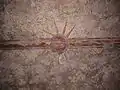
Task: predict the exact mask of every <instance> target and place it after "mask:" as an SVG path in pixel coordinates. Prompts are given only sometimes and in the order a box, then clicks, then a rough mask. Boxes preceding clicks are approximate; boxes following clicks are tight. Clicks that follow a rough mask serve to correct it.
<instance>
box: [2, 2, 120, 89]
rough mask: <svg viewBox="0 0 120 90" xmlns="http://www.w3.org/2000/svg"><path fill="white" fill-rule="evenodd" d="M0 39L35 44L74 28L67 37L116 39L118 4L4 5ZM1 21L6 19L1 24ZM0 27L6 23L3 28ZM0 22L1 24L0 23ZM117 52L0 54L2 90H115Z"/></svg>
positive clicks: (118, 71)
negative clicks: (39, 40) (57, 28)
mask: <svg viewBox="0 0 120 90" xmlns="http://www.w3.org/2000/svg"><path fill="white" fill-rule="evenodd" d="M5 1H9V4H7V3H6V4H5V8H4V12H1V19H0V21H2V24H0V25H1V26H0V39H2V40H13V39H17V40H34V39H39V38H40V37H44V38H48V37H51V36H50V35H49V34H46V33H44V32H42V30H43V29H44V30H47V31H49V32H52V33H56V30H55V29H56V28H55V27H54V20H55V21H56V23H57V26H58V27H59V31H60V32H62V30H63V26H64V24H65V21H66V20H67V21H68V27H67V30H70V29H71V27H72V26H73V25H74V24H76V27H75V30H74V31H73V32H72V34H71V35H70V37H82V38H85V37H107V36H120V31H119V28H120V21H119V18H120V16H119V14H120V13H119V5H120V2H119V1H118V0H5ZM3 17H4V19H3ZM3 22H4V24H3ZM0 23H1V22H0ZM119 67H120V50H119V49H118V48H117V47H114V46H112V45H107V44H106V45H105V47H104V49H102V48H101V49H97V48H94V49H91V48H79V49H68V50H67V51H65V52H64V53H63V54H61V55H58V54H57V53H54V52H52V51H51V50H42V49H38V50H16V51H12V50H10V51H7V50H6V51H0V84H1V90H17V89H18V90H119V89H120V82H119V80H120V68H119Z"/></svg>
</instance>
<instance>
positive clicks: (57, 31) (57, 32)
mask: <svg viewBox="0 0 120 90" xmlns="http://www.w3.org/2000/svg"><path fill="white" fill-rule="evenodd" d="M54 25H55V28H56V34H59V30H58V27H57V24H56V22H55V20H54Z"/></svg>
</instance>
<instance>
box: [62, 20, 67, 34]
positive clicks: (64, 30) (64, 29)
mask: <svg viewBox="0 0 120 90" xmlns="http://www.w3.org/2000/svg"><path fill="white" fill-rule="evenodd" d="M66 27H67V21H66V22H65V26H64V28H63V33H62V34H63V35H64V34H65V32H66Z"/></svg>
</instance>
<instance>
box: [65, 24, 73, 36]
mask: <svg viewBox="0 0 120 90" xmlns="http://www.w3.org/2000/svg"><path fill="white" fill-rule="evenodd" d="M74 28H75V25H74V26H73V28H72V29H71V30H70V31H69V33H68V34H67V35H66V37H69V36H70V34H71V32H72V31H73V30H74Z"/></svg>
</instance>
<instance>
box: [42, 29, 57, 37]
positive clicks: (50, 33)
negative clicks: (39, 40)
mask: <svg viewBox="0 0 120 90" xmlns="http://www.w3.org/2000/svg"><path fill="white" fill-rule="evenodd" d="M42 31H43V32H45V33H48V34H50V35H52V36H55V35H54V34H52V33H50V32H48V31H46V30H42Z"/></svg>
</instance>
